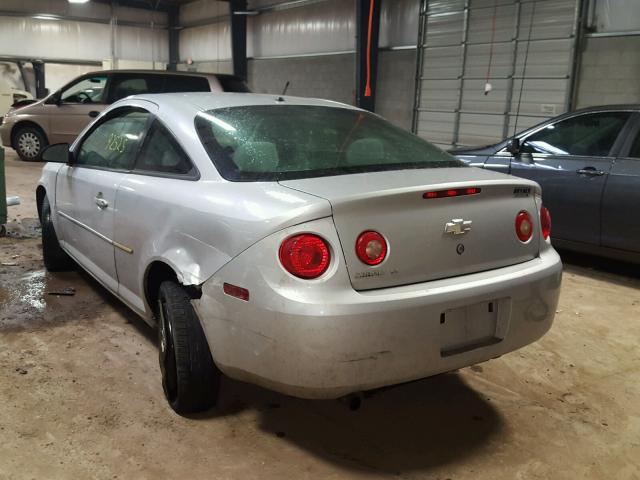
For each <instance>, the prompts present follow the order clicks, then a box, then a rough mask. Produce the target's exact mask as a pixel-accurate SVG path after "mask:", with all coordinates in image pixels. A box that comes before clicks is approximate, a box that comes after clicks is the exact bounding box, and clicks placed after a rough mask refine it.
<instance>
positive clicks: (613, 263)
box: [558, 250, 640, 288]
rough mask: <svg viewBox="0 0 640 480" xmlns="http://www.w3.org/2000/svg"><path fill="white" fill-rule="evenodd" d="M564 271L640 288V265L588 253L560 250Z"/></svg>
mask: <svg viewBox="0 0 640 480" xmlns="http://www.w3.org/2000/svg"><path fill="white" fill-rule="evenodd" d="M558 253H559V254H560V257H561V258H562V263H563V266H564V271H565V272H569V273H578V274H581V275H587V276H589V277H592V278H595V279H598V280H604V281H607V282H613V283H616V284H618V285H624V286H627V287H636V288H640V264H637V263H631V262H623V261H619V260H612V259H609V258H604V257H598V256H595V255H589V254H586V253H578V252H572V251H569V250H558Z"/></svg>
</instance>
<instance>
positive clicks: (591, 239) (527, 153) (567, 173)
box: [510, 111, 631, 245]
mask: <svg viewBox="0 0 640 480" xmlns="http://www.w3.org/2000/svg"><path fill="white" fill-rule="evenodd" d="M630 117H631V113H630V112H621V111H606V112H591V113H584V114H580V115H576V116H573V117H570V118H567V119H563V120H560V121H558V122H555V123H550V124H547V125H544V126H543V127H541V128H540V129H538V130H536V131H534V132H532V133H530V134H528V135H527V136H526V137H524V138H521V140H520V141H521V151H520V154H519V155H516V156H512V157H511V163H510V166H511V173H512V174H513V175H516V176H518V177H524V178H529V179H531V180H534V181H536V182H538V183H539V184H540V185H541V187H542V197H543V202H544V204H545V205H546V206H547V208H549V210H550V211H551V216H552V218H553V238H555V239H561V240H568V241H573V242H581V243H588V244H592V245H600V235H601V204H600V203H601V199H602V193H603V191H604V186H605V183H606V180H607V176H608V175H609V171H610V170H611V165H612V163H613V157H612V156H611V155H612V151H613V149H614V146H615V145H616V142H617V140H618V138H619V137H620V134H621V132H622V131H623V129H624V128H625V126H626V125H627V122H628V120H629V118H630Z"/></svg>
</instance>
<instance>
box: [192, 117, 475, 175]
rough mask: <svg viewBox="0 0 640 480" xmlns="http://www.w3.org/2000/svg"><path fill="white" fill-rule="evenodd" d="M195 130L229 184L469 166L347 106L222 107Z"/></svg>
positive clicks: (198, 120)
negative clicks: (233, 182)
mask: <svg viewBox="0 0 640 480" xmlns="http://www.w3.org/2000/svg"><path fill="white" fill-rule="evenodd" d="M195 125H196V130H197V132H198V136H199V137H200V141H201V142H202V144H203V145H204V147H205V149H206V151H207V153H208V154H209V157H210V158H211V160H212V161H213V163H214V164H215V165H216V167H217V169H218V171H219V172H220V174H221V175H222V176H223V177H224V178H226V179H227V180H232V181H274V180H289V179H295V178H309V177H320V176H327V175H344V174H350V173H363V172H378V171H384V170H403V169H416V168H440V167H464V166H465V164H464V163H462V162H460V161H459V160H456V159H455V158H454V157H452V156H451V155H449V154H448V153H445V152H443V151H442V150H440V149H438V148H437V147H435V146H433V145H431V144H430V143H428V142H426V141H424V140H422V139H420V138H418V137H416V136H415V135H412V134H410V133H408V132H406V131H404V130H402V129H400V128H398V127H395V126H393V125H391V124H390V123H389V122H387V121H385V120H383V119H381V118H380V117H378V116H376V115H373V114H370V113H366V112H362V111H359V110H351V109H346V108H336V107H320V106H308V105H260V106H244V107H232V108H223V109H215V110H209V111H207V112H200V113H199V114H198V115H197V116H196V119H195Z"/></svg>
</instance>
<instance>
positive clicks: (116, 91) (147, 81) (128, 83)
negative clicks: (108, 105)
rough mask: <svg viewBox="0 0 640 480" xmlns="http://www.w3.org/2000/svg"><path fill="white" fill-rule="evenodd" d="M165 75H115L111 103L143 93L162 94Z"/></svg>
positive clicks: (112, 82)
mask: <svg viewBox="0 0 640 480" xmlns="http://www.w3.org/2000/svg"><path fill="white" fill-rule="evenodd" d="M162 81H163V75H157V74H156V75H153V74H149V75H144V74H143V75H135V74H115V75H114V76H113V80H111V88H110V90H111V93H110V94H109V97H110V98H111V102H116V101H118V100H120V99H122V98H125V97H128V96H130V95H139V94H142V93H161V92H162Z"/></svg>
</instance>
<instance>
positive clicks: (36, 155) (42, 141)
mask: <svg viewBox="0 0 640 480" xmlns="http://www.w3.org/2000/svg"><path fill="white" fill-rule="evenodd" d="M47 145H49V142H48V141H47V137H46V136H45V134H44V133H43V132H42V130H40V129H39V128H37V127H31V126H26V127H18V130H17V131H16V133H15V134H14V135H13V148H14V149H15V151H16V152H17V153H18V156H19V157H20V158H21V159H22V160H24V161H26V162H33V161H37V160H40V156H41V155H42V150H44V148H45V147H46V146H47Z"/></svg>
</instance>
